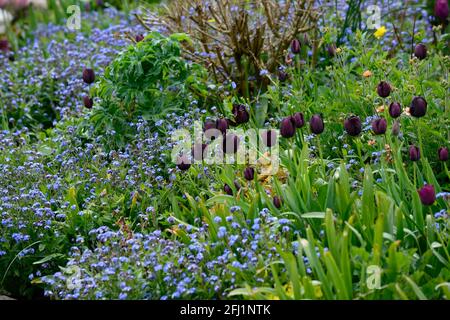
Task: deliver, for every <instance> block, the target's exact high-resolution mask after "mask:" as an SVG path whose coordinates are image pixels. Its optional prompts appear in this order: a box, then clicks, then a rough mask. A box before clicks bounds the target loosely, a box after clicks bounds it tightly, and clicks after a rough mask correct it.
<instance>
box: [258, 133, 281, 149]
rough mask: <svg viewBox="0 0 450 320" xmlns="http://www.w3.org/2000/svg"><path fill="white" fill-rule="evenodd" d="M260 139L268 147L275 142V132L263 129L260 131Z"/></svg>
mask: <svg viewBox="0 0 450 320" xmlns="http://www.w3.org/2000/svg"><path fill="white" fill-rule="evenodd" d="M261 139H262V141H263V143H264V145H265V146H267V147H269V148H270V147H272V146H273V145H275V143H276V142H277V133H276V132H275V131H274V130H265V131H263V132H262V133H261Z"/></svg>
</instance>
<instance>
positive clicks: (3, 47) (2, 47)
mask: <svg viewBox="0 0 450 320" xmlns="http://www.w3.org/2000/svg"><path fill="white" fill-rule="evenodd" d="M0 51H3V52H7V51H9V41H8V40H6V39H0Z"/></svg>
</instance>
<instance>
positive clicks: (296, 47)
mask: <svg viewBox="0 0 450 320" xmlns="http://www.w3.org/2000/svg"><path fill="white" fill-rule="evenodd" d="M300 50H301V44H300V41H298V39H294V40H292V42H291V51H292V53H293V54H299V53H300Z"/></svg>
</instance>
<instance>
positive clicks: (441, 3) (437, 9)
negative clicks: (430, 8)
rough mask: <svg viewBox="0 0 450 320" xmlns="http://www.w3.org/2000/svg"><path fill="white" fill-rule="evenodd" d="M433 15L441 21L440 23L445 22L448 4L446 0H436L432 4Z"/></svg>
mask: <svg viewBox="0 0 450 320" xmlns="http://www.w3.org/2000/svg"><path fill="white" fill-rule="evenodd" d="M434 15H435V16H436V17H438V18H439V19H441V21H443V22H444V21H445V20H447V17H448V2H447V0H436V3H435V4H434Z"/></svg>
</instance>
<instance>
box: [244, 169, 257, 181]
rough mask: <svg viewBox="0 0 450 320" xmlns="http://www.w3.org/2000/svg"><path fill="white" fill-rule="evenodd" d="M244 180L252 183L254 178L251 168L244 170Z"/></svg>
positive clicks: (253, 171) (253, 170)
mask: <svg viewBox="0 0 450 320" xmlns="http://www.w3.org/2000/svg"><path fill="white" fill-rule="evenodd" d="M244 178H245V180H248V181H253V179H254V178H255V169H253V168H252V167H247V168H245V170H244Z"/></svg>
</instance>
